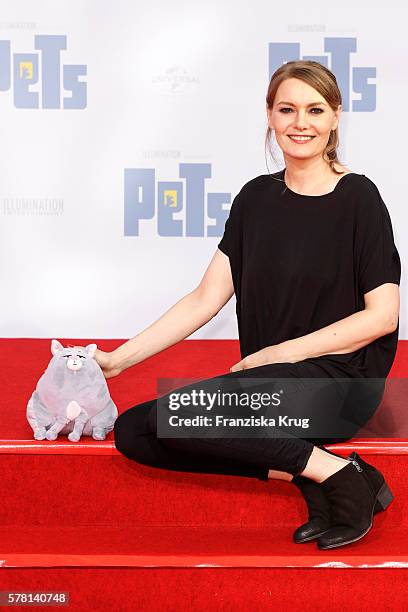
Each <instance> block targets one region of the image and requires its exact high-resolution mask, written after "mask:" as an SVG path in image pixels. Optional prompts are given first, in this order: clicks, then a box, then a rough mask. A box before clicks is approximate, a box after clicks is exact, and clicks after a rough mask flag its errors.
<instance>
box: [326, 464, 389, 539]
mask: <svg viewBox="0 0 408 612" xmlns="http://www.w3.org/2000/svg"><path fill="white" fill-rule="evenodd" d="M364 464H365V462H364V463H363V461H362V460H360V461H357V459H353V460H352V461H350V463H348V465H346V466H345V467H344V468H341V469H340V470H339V471H337V472H336V473H335V474H333V475H332V476H329V478H326V480H324V481H323V482H321V483H320V485H321V487H322V488H323V491H324V492H325V494H326V497H327V499H328V500H329V503H330V513H331V525H332V526H331V528H330V529H329V530H328V531H327V532H326V533H325V534H324V535H322V536H321V537H320V538H319V539H318V540H317V546H318V548H320V549H327V548H335V547H338V546H344V545H346V544H351V543H352V542H356V541H357V540H359V539H360V538H362V537H364V536H365V535H366V534H367V533H368V532H369V531H370V529H371V527H372V522H373V514H374V507H375V505H376V503H377V501H378V503H379V504H380V505H381V506H382V507H383V508H384V509H385V508H386V507H387V506H388V505H389V503H390V502H391V500H392V493H391V491H390V489H389V487H388V485H387V483H386V482H385V480H384V477H383V475H382V474H381V472H380V471H379V470H377V469H376V468H375V467H374V466H370V465H369V464H365V465H364Z"/></svg>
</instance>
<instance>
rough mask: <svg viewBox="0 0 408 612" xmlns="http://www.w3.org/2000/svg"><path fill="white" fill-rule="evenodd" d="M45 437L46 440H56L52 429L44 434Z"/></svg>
mask: <svg viewBox="0 0 408 612" xmlns="http://www.w3.org/2000/svg"><path fill="white" fill-rule="evenodd" d="M45 437H46V438H47V440H56V439H57V438H58V433H57V432H56V431H54V430H53V429H49V430H48V431H47V433H46V434H45Z"/></svg>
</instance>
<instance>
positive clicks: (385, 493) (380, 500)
mask: <svg viewBox="0 0 408 612" xmlns="http://www.w3.org/2000/svg"><path fill="white" fill-rule="evenodd" d="M393 499H394V495H393V494H392V493H391V489H390V488H389V486H388V485H387V483H386V482H385V481H384V483H383V485H382V487H381V489H380V490H379V491H378V495H377V500H376V502H375V506H374V512H381V510H385V509H386V508H388V506H389V505H390V503H391V502H392V500H393Z"/></svg>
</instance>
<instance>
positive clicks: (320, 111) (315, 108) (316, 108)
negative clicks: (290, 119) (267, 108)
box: [280, 106, 324, 115]
mask: <svg viewBox="0 0 408 612" xmlns="http://www.w3.org/2000/svg"><path fill="white" fill-rule="evenodd" d="M287 110H290V111H291V110H292V109H291V108H289V106H285V107H284V108H281V109H280V112H281V113H283V111H287ZM310 110H311V111H312V110H317V111H319V112H318V113H317V114H318V115H320V113H323V112H324V111H323V109H322V108H318V107H317V106H315V107H314V108H311V109H310ZM283 114H284V115H286V114H287V113H283ZM313 114H314V115H316V113H313Z"/></svg>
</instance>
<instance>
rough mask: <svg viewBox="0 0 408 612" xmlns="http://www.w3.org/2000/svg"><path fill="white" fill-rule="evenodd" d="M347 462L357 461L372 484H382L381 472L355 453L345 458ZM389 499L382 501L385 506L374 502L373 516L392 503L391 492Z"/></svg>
mask: <svg viewBox="0 0 408 612" xmlns="http://www.w3.org/2000/svg"><path fill="white" fill-rule="evenodd" d="M319 448H321V449H322V450H324V451H326V453H330V454H331V455H334V456H335V457H340V455H337V454H336V453H333V452H332V451H329V450H328V449H327V448H325V447H324V446H321V445H319ZM347 459H348V461H357V462H358V463H360V465H361V467H363V468H365V470H366V471H367V476H368V477H369V478H370V479H372V480H373V484H374V485H377V484H380V485H381V484H382V482H383V480H384V478H383V476H382V474H381V472H379V471H378V470H377V469H376V468H375V467H374V466H373V465H370V464H369V463H366V462H365V461H364V459H362V458H361V457H360V456H359V455H357V453H356V451H353V452H352V453H350V454H349V456H348V457H347ZM389 492H390V495H391V497H390V498H389V499H388V498H386V499H385V500H384V502H385V506H384V504H383V500H381V501H380V500H378V499H377V501H376V502H375V506H374V514H377V512H381V511H383V510H385V509H386V508H387V506H389V505H390V503H391V502H392V500H393V499H394V496H393V494H392V493H391V491H390V490H389Z"/></svg>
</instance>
